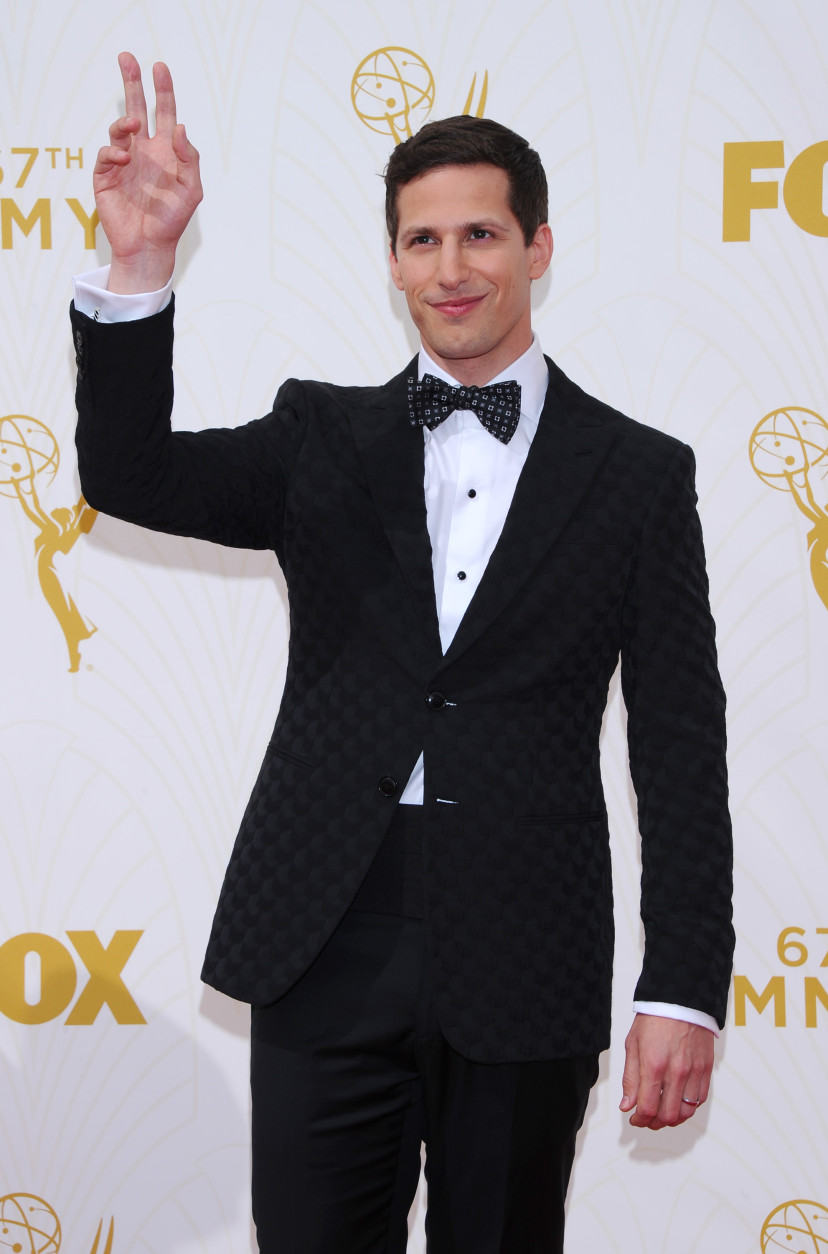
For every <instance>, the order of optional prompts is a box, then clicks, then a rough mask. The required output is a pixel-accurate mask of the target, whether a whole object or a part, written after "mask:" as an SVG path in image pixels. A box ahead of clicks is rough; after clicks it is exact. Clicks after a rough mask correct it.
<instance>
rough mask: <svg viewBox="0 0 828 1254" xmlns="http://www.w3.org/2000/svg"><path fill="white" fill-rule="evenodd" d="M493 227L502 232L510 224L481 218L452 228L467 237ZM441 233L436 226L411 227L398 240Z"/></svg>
mask: <svg viewBox="0 0 828 1254" xmlns="http://www.w3.org/2000/svg"><path fill="white" fill-rule="evenodd" d="M492 227H496V228H497V229H498V230H500V231H506V230H508V229H509V224H508V223H506V222H503V221H502V220H501V219H500V218H480V219H478V220H477V221H474V222H461V223H460V224H459V225H458V226H457V227H454V226H452V227H451V228H450V229H451V230H459V231H460V232H461V233H462V234H464V235H466V234H468V232H469V231H488V230H491V228H492ZM437 234H439V231H438V229H437V227H435V226H409V227H406V229H405V230H404V231H400V232H399V235H398V238H399V239H401V240H408V239H415V238H416V237H417V236H418V235H437Z"/></svg>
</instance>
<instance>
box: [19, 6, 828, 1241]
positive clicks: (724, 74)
mask: <svg viewBox="0 0 828 1254" xmlns="http://www.w3.org/2000/svg"><path fill="white" fill-rule="evenodd" d="M124 48H128V49H130V50H131V51H133V52H134V53H135V54H136V55H137V56H138V57H139V59H140V60H141V62H142V64H143V66H144V67H145V71H146V72H147V76H148V71H149V66H150V65H151V63H152V61H153V60H156V59H164V60H166V61H167V62H168V63H169V64H170V66H171V68H172V71H173V75H174V80H175V84H176V89H177V95H178V103H179V117H180V118H181V119H182V120H184V121H185V122H186V123H187V128H188V133H189V135H190V137H191V138H192V140H193V142H194V143H195V144H196V146H197V147H198V148H199V150H200V152H201V154H202V168H203V176H204V185H205V200H204V203H203V205H202V207H201V208H200V209H199V211H198V214H197V216H196V219H195V221H194V223H193V225H192V226H191V228H190V229H189V231H188V234H187V236H186V238H185V243H184V246H183V248H182V254H181V257H180V264H179V267H178V272H177V280H176V291H177V299H178V319H177V333H178V334H177V341H176V364H177V380H176V381H177V394H176V395H177V409H176V424H177V425H178V426H179V427H182V428H201V427H205V426H210V425H215V424H222V425H231V426H232V425H236V424H238V423H240V422H243V421H245V420H247V419H249V418H252V417H256V416H258V415H260V414H262V413H264V412H266V411H267V409H268V408H269V406H270V401H271V399H272V397H273V395H274V394H275V392H276V389H277V387H278V385H279V383H280V381H281V380H283V379H284V378H285V377H287V376H289V375H295V376H299V377H315V378H324V379H331V380H335V381H337V382H341V383H375V382H378V381H381V380H384V379H386V378H388V377H390V376H391V375H392V374H394V373H396V372H397V371H398V370H399V368H400V367H401V365H402V364H404V363H405V362H406V361H407V360H408V359H409V357H410V356H411V355H412V354H413V352H414V350H415V348H416V340H415V337H414V335H413V333H412V329H411V326H410V325H409V324H408V322H407V318H406V313H405V308H404V302H403V298H402V297H401V296H400V294H399V293H397V292H396V290H395V289H394V288H393V286H392V284H391V282H390V279H389V275H388V268H387V244H386V240H385V235H384V227H383V216H382V184H381V181H380V179H379V177H378V174H379V173H380V172H381V171H382V169H383V167H384V165H385V162H386V160H387V158H388V154H389V152H390V151H391V150H392V148H393V146H394V144H395V143H397V142H398V141H399V140H400V138H401V137H404V136H405V135H407V134H409V133H411V132H413V131H414V130H416V129H417V128H418V127H419V126H421V125H422V123H423V122H424V121H425V120H426V119H428V118H430V117H431V118H436V117H440V116H445V115H447V114H451V113H459V112H464V111H465V112H474V113H481V114H485V115H487V116H490V117H494V118H497V119H498V120H501V121H503V122H505V123H506V124H507V125H509V126H511V127H513V128H515V129H516V130H518V131H519V132H521V133H522V134H524V135H526V136H527V137H528V138H529V140H530V141H531V142H532V143H533V144H534V146H536V147H537V148H538V149H539V151H540V153H541V155H542V157H543V159H544V163H545V165H546V168H547V171H548V174H549V180H550V190H551V205H550V221H551V224H552V227H553V231H554V234H555V240H556V254H555V259H554V262H553V267H552V271H551V274H550V275H549V276H547V277H546V278H545V279H544V280H543V281H541V282H540V283H539V284H538V285H537V291H536V293H535V306H536V308H535V327H536V330H537V332H538V334H539V336H540V338H541V342H542V344H543V346H544V348H545V350H546V351H547V352H548V353H550V354H551V355H553V356H554V357H555V358H556V359H557V360H558V362H559V363H560V364H561V366H562V367H563V369H564V370H565V371H567V372H568V373H569V374H570V375H571V376H572V377H574V378H575V380H576V381H577V382H579V383H580V384H581V385H582V386H583V387H585V388H586V389H587V390H588V391H590V392H593V393H594V394H596V395H598V396H599V397H601V398H603V399H605V400H607V401H609V402H610V403H612V404H613V405H615V406H616V407H617V408H619V409H622V410H624V411H626V412H627V413H629V414H631V415H633V416H634V417H635V418H638V419H640V420H642V421H643V422H646V423H649V424H651V425H653V426H655V427H658V428H661V429H663V430H665V431H669V432H670V433H671V434H673V435H675V436H678V437H679V438H680V439H682V440H685V441H687V442H688V443H690V444H691V445H693V447H694V448H695V450H696V454H697V459H698V487H699V497H700V509H701V514H702V520H703V524H704V528H705V535H706V542H707V549H708V556H709V569H710V579H711V595H712V600H713V605H714V609H715V613H716V617H717V621H718V628H719V643H720V654H721V664H722V671H723V676H724V679H725V683H726V686H727V689H728V693H729V714H730V746H731V750H730V761H731V772H732V796H733V814H734V820H735V832H736V869H737V876H736V884H737V891H736V925H737V932H738V946H737V950H736V965H735V975H734V981H733V989H732V996H731V1006H730V1017H729V1022H728V1026H727V1029H726V1031H725V1033H724V1034H723V1036H722V1039H721V1041H720V1045H719V1051H718V1062H717V1066H716V1071H715V1076H714V1083H713V1093H712V1098H711V1101H710V1102H709V1104H708V1105H707V1106H705V1107H704V1108H703V1109H702V1110H701V1111H700V1113H699V1114H698V1116H697V1117H696V1118H694V1119H693V1120H692V1121H691V1122H690V1123H689V1124H687V1125H685V1126H684V1127H683V1128H681V1129H680V1130H673V1131H664V1132H661V1133H659V1134H657V1135H656V1134H652V1133H649V1132H639V1131H635V1130H632V1129H631V1128H629V1126H628V1125H627V1123H626V1122H625V1121H624V1119H623V1118H622V1117H621V1116H620V1114H619V1113H618V1110H617V1104H618V1101H619V1099H620V1087H621V1070H622V1065H623V1039H624V1035H625V1032H626V1029H627V1026H628V1021H629V1018H630V1013H631V1011H630V1000H631V995H632V989H633V986H634V983H635V979H636V975H637V969H638V964H639V960H640V950H641V925H640V922H639V918H638V878H639V874H640V864H639V857H638V842H637V836H636V827H635V803H634V798H633V795H632V790H631V786H630V783H629V778H628V773H627V765H626V746H625V740H624V714H623V707H622V703H621V699H620V693H619V691H618V685H617V682H616V683H614V685H613V688H612V691H611V700H610V705H609V708H608V712H607V717H606V725H605V729H604V737H603V763H604V775H605V782H606V791H607V797H608V801H609V805H610V811H611V819H612V828H613V847H614V865H615V883H616V903H617V905H616V922H617V930H618V960H617V967H616V982H615V989H616V993H615V1038H614V1044H613V1048H612V1050H611V1051H610V1053H609V1054H608V1055H606V1056H605V1057H604V1059H603V1063H602V1069H601V1077H600V1080H599V1083H598V1084H597V1086H596V1088H595V1090H594V1092H593V1095H592V1100H591V1102H590V1106H589V1111H588V1115H587V1121H586V1131H585V1135H584V1136H583V1138H582V1141H581V1145H580V1148H579V1152H578V1156H577V1160H576V1165H575V1171H574V1177H573V1183H572V1190H571V1197H570V1208H569V1227H568V1245H567V1248H568V1249H569V1250H571V1251H572V1252H573V1254H575V1252H576V1251H580V1252H584V1251H589V1254H610V1252H613V1254H615V1252H617V1254H630V1251H632V1250H635V1251H636V1252H637V1254H667V1252H669V1254H685V1252H686V1254H690V1252H691V1251H698V1252H699V1254H721V1252H722V1251H725V1250H726V1251H727V1252H728V1254H763V1252H766V1251H767V1252H774V1251H778V1250H787V1251H791V1252H792V1254H826V1251H828V1167H826V1163H828V1120H826V1119H825V1104H826V1091H827V1090H828V895H826V885H828V852H827V851H826V838H825V834H824V827H825V816H826V813H828V705H827V704H826V693H828V647H826V646H827V645H828V556H827V555H828V364H826V350H825V339H826V329H828V308H826V294H825V285H824V274H825V270H826V261H827V260H828V212H826V198H825V169H826V162H828V108H826V106H828V86H827V84H828V8H826V6H825V4H824V0H752V3H751V4H747V3H743V2H742V0H659V2H658V3H656V2H651V3H643V2H641V0H543V3H539V0H508V3H507V0H491V2H490V3H488V4H484V5H479V4H474V3H472V0H455V3H454V4H453V5H436V4H433V3H427V4H423V3H415V2H414V0H411V2H408V0H389V2H388V3H385V4H383V5H376V4H373V3H370V0H350V2H349V3H348V4H347V5H344V6H343V5H340V4H335V3H333V0H321V2H320V0H315V2H314V0H278V3H275V4H272V3H271V4H267V3H263V2H261V3H260V2H258V0H257V2H241V3H237V4H235V5H226V4H215V3H210V2H206V3H196V0H143V2H141V0H130V3H126V0H77V2H76V3H72V2H71V0H66V2H65V3H58V2H57V0H30V3H28V4H25V5H24V4H20V3H17V2H16V0H1V2H0V60H1V63H2V73H0V293H2V299H0V528H1V529H2V549H1V550H0V551H2V565H0V571H1V572H2V585H1V587H0V605H1V606H2V610H1V611H0V621H1V622H2V658H3V667H2V685H0V693H2V703H1V704H0V1092H1V1093H2V1098H1V1099H0V1112H2V1113H1V1114H0V1251H2V1252H3V1254H5V1252H6V1251H23V1252H24V1254H44V1252H48V1254H57V1252H58V1251H59V1250H62V1251H64V1252H65V1254H172V1252H173V1251H175V1252H176V1254H178V1252H182V1254H183V1252H184V1251H193V1252H195V1251H198V1252H199V1254H231V1252H232V1254H245V1252H249V1251H252V1250H255V1248H256V1247H255V1237H254V1236H253V1234H252V1230H251V1224H250V1218H249V1208H248V1177H249V1109H248V1107H249V1098H248V1091H247V1064H248V1021H249V1015H248V1010H247V1007H245V1006H242V1005H239V1004H237V1003H234V1002H232V1001H230V1000H228V999H225V998H223V997H221V996H220V995H219V994H216V993H214V992H213V991H212V990H206V989H204V988H203V987H202V986H201V985H200V984H199V981H198V972H199V969H200V963H201V957H202V950H203V946H204V943H205V940H206V936H207V932H208V928H209V924H210V920H211V915H212V910H213V905H214V902H215V899H216V895H217V891H218V887H219V884H220V881H221V877H222V874H223V870H224V865H225V862H226V858H227V855H228V851H229V849H230V845H231V843H232V840H233V837H234V835H235V831H236V827H237V823H238V820H239V817H240V815H241V812H242V809H243V807H244V804H245V801H246V799H247V795H248V792H249V789H250V787H251V784H252V782H253V779H254V777H255V775H256V773H257V770H258V766H259V762H260V759H261V756H262V753H263V750H264V746H265V744H266V742H267V739H268V736H269V733H270V730H271V727H272V723H273V719H274V716H275V711H276V708H277V706H278V702H279V696H280V691H281V685H282V682H283V677H284V668H285V658H286V642H287V607H286V596H285V590H284V586H283V583H282V580H281V576H280V573H279V570H278V567H277V565H276V562H275V559H274V557H273V556H272V555H268V554H260V553H244V552H233V551H229V550H224V549H221V548H218V547H213V546H210V545H207V544H203V543H199V542H195V541H186V540H179V539H174V538H166V537H162V536H157V535H153V534H151V533H148V532H142V531H140V530H138V529H136V528H134V527H131V526H129V525H127V524H124V523H120V522H116V521H113V520H112V519H109V518H107V517H104V516H98V515H97V514H96V512H95V511H94V510H93V509H91V508H90V507H89V506H88V505H87V504H86V502H85V501H84V499H83V496H82V495H81V492H80V488H79V484H78V478H77V470H76V464H75V458H74V447H73V427H74V406H73V383H74V373H73V372H74V363H73V355H72V350H71V344H70V337H69V328H68V321H67V317H66V313H67V306H68V301H69V298H70V276H71V275H72V273H73V272H79V271H83V270H86V269H91V268H93V267H95V266H97V265H100V264H103V263H104V262H105V261H106V260H107V259H108V251H107V245H106V241H105V239H104V238H103V236H102V232H101V230H100V229H99V226H98V222H97V217H96V214H95V212H94V204H93V199H92V193H91V172H92V166H93V164H94V159H95V152H96V150H97V148H98V146H99V145H100V144H101V143H103V142H104V141H105V138H106V133H107V127H108V125H109V123H110V121H112V120H113V119H114V118H115V117H117V116H118V115H119V114H121V113H122V112H123V100H122V96H121V89H120V78H119V74H118V70H117V64H116V55H117V53H118V52H119V51H120V50H122V49H124ZM424 1206H425V1197H424V1190H422V1189H421V1191H420V1194H419V1195H418V1199H417V1202H416V1203H415V1206H414V1209H413V1211H412V1216H411V1233H412V1235H411V1241H410V1248H411V1249H412V1250H413V1251H416V1252H418V1254H421V1252H422V1251H423V1250H424V1248H425V1243H424V1237H423V1233H422V1220H423V1212H424Z"/></svg>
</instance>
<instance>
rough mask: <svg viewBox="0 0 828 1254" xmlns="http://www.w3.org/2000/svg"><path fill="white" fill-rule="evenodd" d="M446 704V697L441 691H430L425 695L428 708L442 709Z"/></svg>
mask: <svg viewBox="0 0 828 1254" xmlns="http://www.w3.org/2000/svg"><path fill="white" fill-rule="evenodd" d="M445 704H446V698H445V697H444V696H443V694H442V692H430V693H429V694H428V696H427V697H426V705H427V706H428V708H429V709H430V710H442V708H443V706H444V705H445Z"/></svg>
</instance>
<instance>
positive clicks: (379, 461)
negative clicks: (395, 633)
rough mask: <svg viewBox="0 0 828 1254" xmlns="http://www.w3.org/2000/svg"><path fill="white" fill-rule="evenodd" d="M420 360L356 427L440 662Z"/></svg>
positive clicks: (381, 393)
mask: <svg viewBox="0 0 828 1254" xmlns="http://www.w3.org/2000/svg"><path fill="white" fill-rule="evenodd" d="M412 374H413V375H414V377H415V378H416V377H417V358H416V357H415V358H414V360H413V362H411V364H410V365H409V366H408V367H407V368H406V369H405V370H403V371H402V373H401V374H398V375H397V376H396V377H395V378H393V379H391V380H390V382H389V383H387V384H385V386H384V387H382V388H379V389H378V390H377V394H376V397H377V399H376V400H375V401H374V402H373V403H369V404H368V405H365V406H363V407H361V408H360V410H359V411H354V412H352V413H351V427H352V431H353V435H354V440H355V442H356V446H357V450H358V452H359V456H360V460H361V462H362V467H363V470H364V472H365V477H366V480H367V482H368V488H369V490H370V492H371V496H372V499H373V501H374V505H375V506H376V509H377V513H378V514H379V516H380V521H381V522H382V525H383V527H384V529H385V533H386V535H387V537H388V541H389V543H390V545H391V548H392V549H393V551H394V555H395V557H396V559H397V562H398V563H399V566H400V569H401V571H402V574H403V577H404V579H405V581H406V584H407V585H408V588H409V591H410V592H411V596H412V599H413V601H414V604H415V606H416V610H417V615H418V618H419V620H420V623H421V625H422V627H423V630H424V632H425V635H426V642H427V645H428V647H429V650H430V651H433V650H434V649H436V651H437V656H438V657H439V656H440V654H441V652H442V649H441V646H440V630H439V626H438V622H437V603H436V601H435V597H434V574H433V571H432V566H431V541H430V540H429V536H428V527H427V524H426V508H425V496H424V491H423V475H424V462H423V449H424V443H423V433H422V431H421V430H420V428H419V427H413V426H411V424H410V423H409V422H408V386H407V379H408V378H409V376H410V375H412Z"/></svg>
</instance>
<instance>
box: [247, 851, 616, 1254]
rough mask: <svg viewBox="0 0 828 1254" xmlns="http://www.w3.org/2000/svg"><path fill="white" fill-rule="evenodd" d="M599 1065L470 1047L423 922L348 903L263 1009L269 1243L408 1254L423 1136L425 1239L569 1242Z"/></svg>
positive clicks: (258, 1114) (258, 1093) (535, 1247)
mask: <svg viewBox="0 0 828 1254" xmlns="http://www.w3.org/2000/svg"><path fill="white" fill-rule="evenodd" d="M397 834H399V833H397ZM385 870H386V871H387V870H388V867H387V865H386V868H385ZM384 878H385V882H386V884H387V883H388V876H387V875H386V876H385V877H384ZM408 897H409V898H410V894H408ZM369 904H372V903H371V902H370V901H369ZM396 908H397V906H396V904H395V909H396ZM597 1074H598V1060H597V1057H595V1056H590V1057H586V1058H568V1059H561V1060H557V1061H552V1062H535V1063H501V1064H494V1065H492V1064H483V1063H475V1062H471V1061H469V1060H468V1059H466V1058H463V1057H461V1055H459V1054H458V1053H457V1052H456V1051H455V1050H454V1049H452V1047H451V1046H450V1045H449V1043H448V1042H447V1041H446V1040H445V1038H444V1037H443V1035H442V1033H441V1031H440V1027H439V1024H438V1023H437V1021H436V1018H435V1014H434V1007H433V999H432V996H431V987H430V980H429V971H428V963H427V961H426V955H425V947H424V936H423V925H422V922H421V921H420V920H419V919H416V918H406V917H401V916H400V915H399V914H381V913H375V912H373V911H367V910H352V911H350V912H349V913H348V914H347V915H346V917H345V919H344V920H343V921H342V923H341V924H340V926H339V928H338V929H337V931H336V932H335V933H334V936H333V937H332V938H331V940H330V941H329V943H328V944H327V946H326V947H325V949H324V950H323V951H322V953H321V954H320V955H319V957H318V958H317V959H316V961H315V962H314V964H313V965H312V966H311V968H310V969H309V970H308V971H307V972H306V973H305V975H304V976H303V977H302V978H301V979H300V980H299V981H298V983H297V984H296V985H294V987H293V988H292V989H290V991H289V992H288V993H287V994H286V995H285V996H284V997H282V998H281V999H280V1000H279V1001H278V1002H276V1003H274V1004H273V1005H270V1006H264V1007H254V1008H253V1014H252V1026H251V1087H252V1095H253V1216H254V1219H255V1222H256V1229H257V1234H258V1239H259V1248H260V1250H261V1254H404V1251H405V1249H406V1244H407V1239H408V1231H407V1216H408V1211H409V1208H410V1206H411V1202H412V1200H413V1198H414V1195H415V1192H416V1189H417V1182H418V1179H419V1173H420V1145H421V1142H425V1146H426V1179H427V1182H428V1209H427V1218H426V1237H427V1245H428V1250H429V1254H562V1251H563V1227H564V1202H565V1198H566V1189H567V1184H568V1182H569V1175H570V1171H571V1168H572V1161H573V1157H574V1153H575V1135H576V1133H577V1131H578V1129H579V1128H580V1126H581V1124H582V1122H583V1118H584V1113H585V1110H586V1104H587V1100H588V1097H589V1090H590V1088H591V1086H592V1085H593V1084H594V1082H595V1080H596V1078H597Z"/></svg>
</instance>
